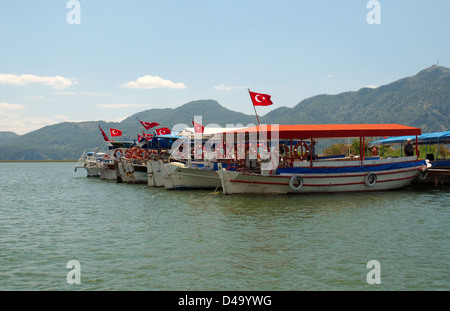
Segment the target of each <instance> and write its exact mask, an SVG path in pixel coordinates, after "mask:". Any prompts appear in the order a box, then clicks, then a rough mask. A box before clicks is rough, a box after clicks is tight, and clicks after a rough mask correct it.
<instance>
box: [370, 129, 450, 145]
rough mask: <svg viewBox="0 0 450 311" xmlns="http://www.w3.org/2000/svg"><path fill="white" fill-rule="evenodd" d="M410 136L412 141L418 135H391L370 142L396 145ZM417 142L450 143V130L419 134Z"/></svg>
mask: <svg viewBox="0 0 450 311" xmlns="http://www.w3.org/2000/svg"><path fill="white" fill-rule="evenodd" d="M408 138H410V139H411V141H413V142H415V141H416V136H414V135H409V136H408V135H406V136H400V137H389V138H386V139H381V140H377V141H373V142H371V143H370V145H371V146H380V145H395V144H403V143H405V142H406V140H407V139H408ZM417 143H418V144H419V145H423V144H450V131H445V132H436V133H426V134H422V135H420V136H417Z"/></svg>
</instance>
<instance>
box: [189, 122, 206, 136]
mask: <svg viewBox="0 0 450 311" xmlns="http://www.w3.org/2000/svg"><path fill="white" fill-rule="evenodd" d="M192 124H193V125H194V131H195V134H203V131H204V130H205V127H204V126H203V125H201V124H198V123H195V122H194V121H192Z"/></svg>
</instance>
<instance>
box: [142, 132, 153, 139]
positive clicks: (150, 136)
mask: <svg viewBox="0 0 450 311" xmlns="http://www.w3.org/2000/svg"><path fill="white" fill-rule="evenodd" d="M142 135H144V137H145V139H147V140H150V139H152V138H153V135H152V134H147V133H144V132H142Z"/></svg>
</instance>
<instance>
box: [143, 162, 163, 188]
mask: <svg viewBox="0 0 450 311" xmlns="http://www.w3.org/2000/svg"><path fill="white" fill-rule="evenodd" d="M162 170H163V169H162V167H161V164H160V163H159V162H158V161H155V160H149V161H147V185H148V186H149V187H164V186H165V185H164V178H163V171H162Z"/></svg>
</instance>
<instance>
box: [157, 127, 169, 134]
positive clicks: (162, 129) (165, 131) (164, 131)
mask: <svg viewBox="0 0 450 311" xmlns="http://www.w3.org/2000/svg"><path fill="white" fill-rule="evenodd" d="M170 133H172V132H171V131H170V129H168V128H167V127H162V128H159V129H156V135H167V134H170Z"/></svg>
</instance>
